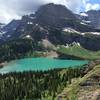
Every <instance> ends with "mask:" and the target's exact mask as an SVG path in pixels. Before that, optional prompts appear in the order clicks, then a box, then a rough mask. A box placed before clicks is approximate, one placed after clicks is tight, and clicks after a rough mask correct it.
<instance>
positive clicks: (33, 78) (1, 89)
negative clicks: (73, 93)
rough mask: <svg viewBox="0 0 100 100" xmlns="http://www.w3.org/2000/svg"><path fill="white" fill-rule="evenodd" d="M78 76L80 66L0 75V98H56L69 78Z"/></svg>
mask: <svg viewBox="0 0 100 100" xmlns="http://www.w3.org/2000/svg"><path fill="white" fill-rule="evenodd" d="M80 76H82V73H81V68H75V69H73V68H68V69H55V70H50V71H47V72H31V71H30V72H23V73H8V74H4V75H0V100H7V99H9V100H57V98H56V96H57V95H58V94H59V93H61V91H62V90H63V89H64V88H65V87H66V86H67V85H69V84H71V79H73V78H75V77H76V78H77V77H80Z"/></svg>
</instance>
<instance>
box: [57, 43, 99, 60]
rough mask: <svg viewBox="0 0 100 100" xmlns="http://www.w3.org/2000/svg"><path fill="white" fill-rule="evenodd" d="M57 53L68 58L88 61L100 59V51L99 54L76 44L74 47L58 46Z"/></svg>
mask: <svg viewBox="0 0 100 100" xmlns="http://www.w3.org/2000/svg"><path fill="white" fill-rule="evenodd" d="M57 51H58V52H60V53H62V54H64V55H66V56H67V55H70V56H75V57H79V58H82V59H88V60H96V59H100V51H98V52H94V51H89V50H87V49H85V48H83V47H82V46H80V44H74V45H72V46H58V49H57Z"/></svg>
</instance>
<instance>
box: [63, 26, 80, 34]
mask: <svg viewBox="0 0 100 100" xmlns="http://www.w3.org/2000/svg"><path fill="white" fill-rule="evenodd" d="M63 31H64V32H69V33H80V32H78V31H76V30H75V29H73V28H70V27H68V28H64V29H63Z"/></svg>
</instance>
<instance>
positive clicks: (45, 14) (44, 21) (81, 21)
mask: <svg viewBox="0 0 100 100" xmlns="http://www.w3.org/2000/svg"><path fill="white" fill-rule="evenodd" d="M99 16H100V11H88V12H86V13H81V14H80V15H76V14H74V13H72V12H71V11H70V10H69V9H67V8H66V7H65V6H63V5H56V4H53V3H50V4H47V5H43V6H41V7H40V8H39V9H38V10H37V11H36V13H35V14H30V15H25V16H23V17H22V19H21V20H13V21H11V22H10V23H9V24H8V25H6V26H5V27H3V28H2V29H1V31H2V32H3V33H5V34H3V35H2V36H1V37H0V42H1V43H3V42H5V41H9V40H16V39H23V38H28V39H32V40H33V41H35V42H40V41H41V42H42V41H43V40H48V41H49V42H51V43H52V44H54V45H59V44H61V45H65V44H66V43H73V42H79V43H80V44H81V45H82V46H83V47H85V48H87V49H91V50H99V49H100V45H99V42H100V35H99V34H100V33H99V32H100V30H99V29H100V18H99ZM93 45H94V46H93Z"/></svg>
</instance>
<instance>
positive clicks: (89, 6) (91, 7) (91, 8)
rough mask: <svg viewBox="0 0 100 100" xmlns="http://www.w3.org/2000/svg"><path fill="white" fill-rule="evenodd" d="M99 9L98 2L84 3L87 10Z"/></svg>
mask: <svg viewBox="0 0 100 100" xmlns="http://www.w3.org/2000/svg"><path fill="white" fill-rule="evenodd" d="M99 9H100V4H91V3H87V4H86V9H85V11H89V10H99Z"/></svg>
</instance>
